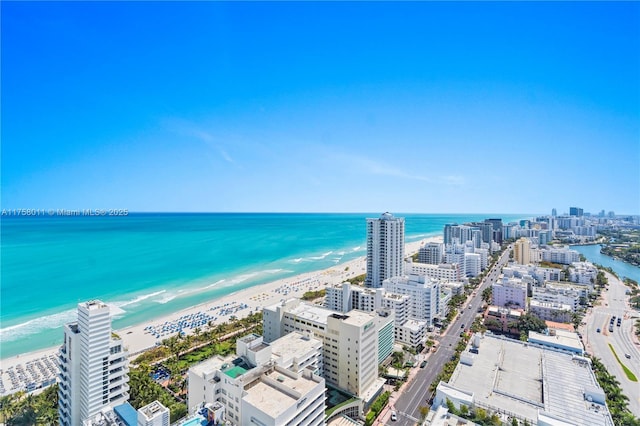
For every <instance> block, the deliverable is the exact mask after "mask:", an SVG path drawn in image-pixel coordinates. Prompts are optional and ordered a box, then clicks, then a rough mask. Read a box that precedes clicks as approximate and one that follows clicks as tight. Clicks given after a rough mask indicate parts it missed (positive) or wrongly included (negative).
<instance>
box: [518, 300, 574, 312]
mask: <svg viewBox="0 0 640 426" xmlns="http://www.w3.org/2000/svg"><path fill="white" fill-rule="evenodd" d="M529 308H542V309H555V310H558V311H572V310H573V307H572V306H571V305H567V304H565V303H556V302H541V301H540V300H535V299H531V300H530V301H529Z"/></svg>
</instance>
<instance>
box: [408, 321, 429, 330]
mask: <svg viewBox="0 0 640 426" xmlns="http://www.w3.org/2000/svg"><path fill="white" fill-rule="evenodd" d="M426 326H427V323H426V322H425V321H419V320H415V319H410V320H407V321H406V322H405V323H404V324H402V327H403V328H406V329H408V330H410V331H420V330H422V329H423V328H425V327H426Z"/></svg>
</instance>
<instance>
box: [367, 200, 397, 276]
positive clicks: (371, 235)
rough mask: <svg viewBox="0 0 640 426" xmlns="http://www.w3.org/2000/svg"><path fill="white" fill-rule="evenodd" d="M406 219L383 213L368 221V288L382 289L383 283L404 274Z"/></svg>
mask: <svg viewBox="0 0 640 426" xmlns="http://www.w3.org/2000/svg"><path fill="white" fill-rule="evenodd" d="M403 267H404V218H400V217H394V216H393V215H392V214H391V213H388V212H387V213H383V214H382V215H381V216H380V218H379V219H367V278H366V280H365V286H366V287H374V288H379V287H382V281H384V280H386V279H387V278H390V277H397V276H401V275H402V274H403V272H404V270H403Z"/></svg>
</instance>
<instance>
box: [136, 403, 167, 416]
mask: <svg viewBox="0 0 640 426" xmlns="http://www.w3.org/2000/svg"><path fill="white" fill-rule="evenodd" d="M132 408H133V407H132ZM167 410H168V409H167V407H165V406H164V405H162V404H161V403H160V401H153V402H152V403H150V404H148V405H145V406H144V407H142V408H140V413H142V415H143V416H145V417H146V419H147V420H151V419H153V417H154V416H155V415H157V414H158V413H161V412H166V411H167Z"/></svg>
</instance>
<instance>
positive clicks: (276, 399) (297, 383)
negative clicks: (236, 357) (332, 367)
mask: <svg viewBox="0 0 640 426" xmlns="http://www.w3.org/2000/svg"><path fill="white" fill-rule="evenodd" d="M265 379H267V380H265ZM316 386H318V382H316V381H314V380H311V379H310V378H307V377H304V376H302V375H298V374H295V373H291V372H288V371H284V370H281V369H277V368H275V369H270V370H268V371H267V372H266V373H265V374H263V375H261V376H260V378H259V379H258V380H257V381H256V382H253V383H251V384H250V385H249V386H248V387H247V388H245V391H246V394H245V396H244V397H243V398H242V399H243V400H244V401H246V402H247V403H249V404H251V405H253V406H255V407H257V408H258V409H259V410H261V411H262V412H264V413H266V414H267V415H269V416H271V417H272V418H278V417H279V416H280V415H281V414H282V413H284V412H285V411H286V410H287V409H289V408H290V407H291V406H292V405H293V404H296V403H297V401H298V400H299V398H300V397H301V396H303V395H306V394H308V393H309V392H310V391H311V390H312V389H313V388H314V387H316Z"/></svg>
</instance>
